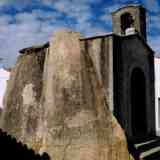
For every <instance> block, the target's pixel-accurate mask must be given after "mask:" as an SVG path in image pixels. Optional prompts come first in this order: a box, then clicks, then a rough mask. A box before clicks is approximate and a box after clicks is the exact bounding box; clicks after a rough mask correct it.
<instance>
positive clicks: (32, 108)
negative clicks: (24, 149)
mask: <svg viewBox="0 0 160 160" xmlns="http://www.w3.org/2000/svg"><path fill="white" fill-rule="evenodd" d="M43 63H44V53H32V54H23V55H20V56H19V57H18V60H17V63H16V66H15V67H14V68H13V70H12V72H11V76H10V80H9V81H8V87H7V91H6V94H5V97H4V112H3V115H2V120H1V126H2V128H3V129H4V130H5V131H6V132H8V133H9V134H11V135H13V136H15V137H16V138H17V139H18V140H21V141H22V142H23V143H27V144H28V145H29V146H32V147H33V145H34V144H35V141H37V139H36V134H35V133H36V130H37V127H38V120H39V116H40V114H41V112H43V109H42V108H41V106H40V105H39V101H40V98H41V90H42V75H43Z"/></svg>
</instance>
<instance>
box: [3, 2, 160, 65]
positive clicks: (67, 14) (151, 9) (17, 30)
mask: <svg viewBox="0 0 160 160" xmlns="http://www.w3.org/2000/svg"><path fill="white" fill-rule="evenodd" d="M133 3H134V4H135V3H136V4H142V5H143V6H144V7H145V8H146V9H147V33H148V43H149V44H150V46H151V47H152V48H153V50H155V51H156V53H157V54H159V55H160V0H134V1H133V0H0V50H1V52H0V58H3V65H4V66H5V67H7V66H12V65H13V64H14V63H15V61H16V57H17V55H18V54H19V53H18V51H19V50H20V49H22V48H24V47H29V46H32V45H36V44H41V43H45V42H46V41H48V40H49V39H50V37H51V36H52V35H53V33H54V32H55V31H57V30H60V29H68V28H69V29H71V30H73V31H78V32H81V34H82V35H84V36H92V35H97V34H104V33H107V32H111V25H112V24H111V16H110V13H111V12H112V11H113V10H115V9H117V8H119V7H121V6H124V5H125V4H133Z"/></svg>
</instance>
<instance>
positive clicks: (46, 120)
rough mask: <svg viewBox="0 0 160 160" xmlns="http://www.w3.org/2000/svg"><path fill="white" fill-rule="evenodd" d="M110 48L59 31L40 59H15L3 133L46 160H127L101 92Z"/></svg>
mask: <svg viewBox="0 0 160 160" xmlns="http://www.w3.org/2000/svg"><path fill="white" fill-rule="evenodd" d="M110 45H112V39H105V38H104V39H102V40H101V39H98V40H93V41H90V40H89V41H88V40H87V41H86V40H81V42H80V36H79V34H78V33H73V32H62V33H57V34H56V35H55V37H54V38H53V39H52V40H51V41H50V47H49V48H48V49H46V50H45V57H44V56H40V55H41V54H40V53H39V52H38V53H31V54H24V55H21V56H20V57H19V58H18V60H17V64H16V66H15V68H14V70H13V71H12V74H11V78H10V80H9V84H8V89H7V92H6V96H5V111H4V113H3V116H2V124H1V126H2V127H3V129H4V130H5V131H7V132H8V133H9V134H11V135H14V136H16V138H17V139H18V140H21V141H22V142H24V143H27V144H28V145H29V146H30V147H33V149H35V150H36V151H37V152H39V153H41V152H44V151H45V152H48V154H49V155H50V157H51V160H55V159H56V160H64V159H65V160H72V159H74V160H81V159H83V160H93V159H94V160H106V159H108V160H122V159H123V160H125V159H126V160H128V159H129V153H128V150H127V144H126V139H125V135H124V132H123V130H122V129H121V127H120V125H119V124H118V123H117V121H116V119H115V118H114V116H113V114H112V113H111V111H110V109H109V105H108V104H109V103H111V101H112V100H111V99H110V98H108V99H107V95H109V94H110V93H109V91H107V92H108V93H106V90H105V87H106V88H107V89H108V90H109V88H110V85H111V86H112V84H110V83H111V82H110V79H111V78H112V77H110V76H106V75H104V73H105V72H107V73H108V72H110V71H111V68H110V67H111V66H112V61H111V62H108V57H110V54H111V53H112V51H111V52H110V53H109V52H107V48H108V46H110ZM100 46H101V47H100ZM102 46H103V47H102ZM105 47H106V55H105V54H103V53H104V50H105ZM42 51H43V50H42ZM93 52H95V53H96V54H97V55H96V54H93ZM43 54H44V53H43ZM98 54H100V55H98ZM105 56H106V57H105ZM95 57H97V59H95ZM44 59H45V62H44ZM39 62H41V63H39ZM104 63H106V66H105V67H104V68H103V69H104V70H103V69H102V65H103V64H104ZM108 67H109V68H108ZM102 73H103V75H102V76H101V74H102ZM109 74H111V73H109ZM103 76H104V77H105V76H106V77H105V78H104V80H103V78H102V77H103ZM103 84H105V85H106V86H105V87H104V86H103Z"/></svg>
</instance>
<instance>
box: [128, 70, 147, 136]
mask: <svg viewBox="0 0 160 160" xmlns="http://www.w3.org/2000/svg"><path fill="white" fill-rule="evenodd" d="M130 92H131V93H130V95H131V126H132V135H133V136H134V137H136V136H144V134H145V133H147V116H146V113H147V112H146V79H145V75H144V73H143V71H142V70H141V69H140V68H134V69H133V70H132V74H131V90H130Z"/></svg>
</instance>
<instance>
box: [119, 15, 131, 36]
mask: <svg viewBox="0 0 160 160" xmlns="http://www.w3.org/2000/svg"><path fill="white" fill-rule="evenodd" d="M133 22H134V20H133V17H132V15H131V14H130V13H125V14H123V15H122V16H121V30H122V34H125V30H126V29H127V28H131V27H132V26H133Z"/></svg>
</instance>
